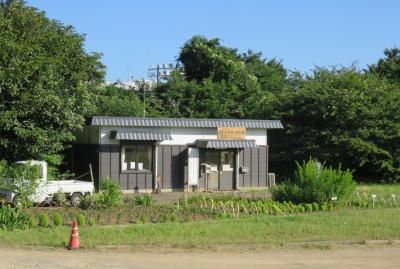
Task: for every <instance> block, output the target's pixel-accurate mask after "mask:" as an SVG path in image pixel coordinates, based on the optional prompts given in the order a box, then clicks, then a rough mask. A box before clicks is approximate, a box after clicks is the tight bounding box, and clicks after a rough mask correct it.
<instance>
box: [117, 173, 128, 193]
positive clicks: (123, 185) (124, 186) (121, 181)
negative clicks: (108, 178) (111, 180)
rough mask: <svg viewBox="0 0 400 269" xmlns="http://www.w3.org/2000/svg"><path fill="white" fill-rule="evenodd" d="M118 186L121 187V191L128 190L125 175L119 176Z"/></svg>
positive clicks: (126, 176)
mask: <svg viewBox="0 0 400 269" xmlns="http://www.w3.org/2000/svg"><path fill="white" fill-rule="evenodd" d="M119 184H120V185H121V189H122V190H128V175H127V174H121V175H120V177H119Z"/></svg>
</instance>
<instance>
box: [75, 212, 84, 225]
mask: <svg viewBox="0 0 400 269" xmlns="http://www.w3.org/2000/svg"><path fill="white" fill-rule="evenodd" d="M76 222H77V223H78V226H85V224H86V217H85V215H83V214H82V213H80V214H78V216H77V217H76Z"/></svg>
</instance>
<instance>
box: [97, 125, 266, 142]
mask: <svg viewBox="0 0 400 269" xmlns="http://www.w3.org/2000/svg"><path fill="white" fill-rule="evenodd" d="M154 130H157V131H159V132H167V133H170V134H171V136H172V140H165V141H162V142H161V143H160V144H161V145H187V144H190V143H194V142H196V140H198V139H217V128H174V127H171V128H160V127H154V128H151V127H149V128H145V127H143V128H142V127H109V126H102V127H100V133H99V135H100V144H119V141H118V140H113V139H110V132H111V131H119V132H151V131H154ZM246 139H249V140H255V141H256V143H257V145H258V146H266V145H267V130H265V129H247V130H246Z"/></svg>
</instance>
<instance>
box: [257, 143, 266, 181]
mask: <svg viewBox="0 0 400 269" xmlns="http://www.w3.org/2000/svg"><path fill="white" fill-rule="evenodd" d="M258 171H259V175H258V182H259V187H266V186H267V148H266V147H260V148H259V150H258Z"/></svg>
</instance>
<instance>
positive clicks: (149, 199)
mask: <svg viewBox="0 0 400 269" xmlns="http://www.w3.org/2000/svg"><path fill="white" fill-rule="evenodd" d="M133 203H134V205H145V206H151V205H153V204H155V200H154V198H153V196H151V195H150V194H148V193H146V194H144V195H137V196H134V198H133Z"/></svg>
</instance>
